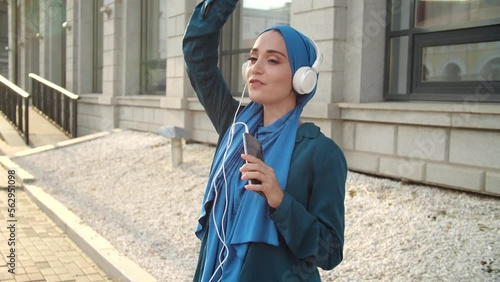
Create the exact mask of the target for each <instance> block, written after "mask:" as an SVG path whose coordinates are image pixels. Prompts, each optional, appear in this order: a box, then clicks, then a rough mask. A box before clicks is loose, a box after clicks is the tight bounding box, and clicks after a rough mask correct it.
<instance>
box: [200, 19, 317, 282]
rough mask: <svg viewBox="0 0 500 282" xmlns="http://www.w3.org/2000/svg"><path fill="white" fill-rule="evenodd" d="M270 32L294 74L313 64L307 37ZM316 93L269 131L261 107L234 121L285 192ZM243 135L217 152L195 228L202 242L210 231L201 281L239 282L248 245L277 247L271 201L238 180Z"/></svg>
mask: <svg viewBox="0 0 500 282" xmlns="http://www.w3.org/2000/svg"><path fill="white" fill-rule="evenodd" d="M270 30H277V31H279V32H280V33H281V35H282V36H283V38H284V41H285V45H286V49H287V53H288V58H289V61H290V66H291V69H292V73H293V74H295V72H296V71H297V69H298V68H300V67H303V66H312V65H313V63H314V61H315V60H316V51H315V49H314V45H313V44H312V43H311V41H310V40H309V39H308V38H307V37H306V36H305V35H303V34H302V33H300V32H298V31H297V30H295V29H293V28H292V27H290V26H285V25H279V26H273V27H270V28H267V29H266V30H264V31H262V33H264V32H267V31H270ZM262 33H261V34H262ZM315 92H316V87H315V88H314V89H313V90H312V91H311V93H309V94H306V95H298V94H297V95H298V97H297V104H296V106H295V108H294V109H293V110H291V111H290V112H289V113H287V114H285V115H284V116H283V117H281V118H280V119H279V120H277V121H276V122H274V123H273V124H271V125H269V126H266V127H263V126H262V122H263V107H262V105H261V104H258V103H254V102H250V103H249V104H248V105H247V106H246V107H244V108H243V110H241V112H240V113H239V114H238V116H237V117H236V122H243V123H245V124H246V125H247V126H248V129H249V132H250V133H251V134H252V135H253V136H256V137H257V138H258V139H259V140H260V142H261V143H262V148H263V152H264V153H263V154H264V161H265V163H266V164H267V165H269V166H270V167H272V168H273V169H274V172H275V174H276V177H277V179H278V182H279V184H280V186H281V188H282V189H283V190H286V184H287V178H288V170H289V167H290V160H291V157H292V152H293V148H294V146H295V138H296V135H297V129H298V124H299V118H300V114H301V113H302V110H303V108H304V106H305V105H306V104H307V102H308V101H309V100H310V99H311V98H312V97H313V95H314V93H315ZM244 132H245V128H244V126H241V125H236V126H232V127H231V128H229V129H228V130H226V132H225V134H224V137H223V139H222V140H221V142H220V144H219V146H218V148H217V150H216V152H215V157H214V161H213V163H212V169H211V172H210V176H209V180H208V183H207V187H206V190H205V196H204V199H203V206H202V210H201V215H200V217H199V219H198V226H197V229H196V235H197V236H198V238H200V239H201V238H202V237H203V236H204V235H205V232H206V231H207V227H208V234H206V236H208V237H207V241H206V250H205V265H204V271H203V275H202V281H209V280H210V279H211V278H213V280H214V281H217V280H218V279H219V278H220V277H221V276H223V278H224V281H237V277H238V274H239V272H240V270H241V266H242V263H243V259H244V257H245V254H246V251H247V249H248V246H249V243H251V242H261V243H266V244H270V245H273V246H278V245H279V242H278V231H277V230H276V226H275V224H274V222H273V221H272V220H271V219H270V218H269V212H270V211H269V209H270V207H269V205H268V203H267V200H266V199H265V198H264V197H262V196H260V195H259V194H257V193H255V192H253V191H247V190H246V189H245V188H244V186H245V184H247V181H244V180H241V178H240V177H241V173H240V171H239V168H240V167H241V166H242V165H243V162H244V161H243V160H242V159H241V157H240V154H242V153H243V145H242V143H243V141H242V134H243V133H244Z"/></svg>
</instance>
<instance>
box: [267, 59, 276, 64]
mask: <svg viewBox="0 0 500 282" xmlns="http://www.w3.org/2000/svg"><path fill="white" fill-rule="evenodd" d="M267 61H268V62H269V63H271V64H273V65H274V64H277V63H278V60H276V59H268V60H267Z"/></svg>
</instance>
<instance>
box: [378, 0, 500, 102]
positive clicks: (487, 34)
mask: <svg viewBox="0 0 500 282" xmlns="http://www.w3.org/2000/svg"><path fill="white" fill-rule="evenodd" d="M388 7H389V13H388V22H389V25H388V30H387V53H386V54H387V55H386V80H385V81H386V82H385V85H386V87H385V93H386V98H387V99H388V100H447V101H459V100H463V99H465V98H467V97H470V96H471V95H476V94H480V95H478V98H479V99H477V100H479V101H500V78H499V73H500V65H499V63H500V17H498V15H499V14H500V1H494V0H461V1H449V0H413V1H406V0H392V1H391V0H389V1H388Z"/></svg>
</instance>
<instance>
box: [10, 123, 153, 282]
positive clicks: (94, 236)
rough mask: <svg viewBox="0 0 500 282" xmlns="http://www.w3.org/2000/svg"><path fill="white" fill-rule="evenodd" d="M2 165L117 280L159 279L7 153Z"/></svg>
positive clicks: (97, 135) (89, 137) (29, 152)
mask: <svg viewBox="0 0 500 282" xmlns="http://www.w3.org/2000/svg"><path fill="white" fill-rule="evenodd" d="M121 131H123V130H122V129H113V130H111V131H105V132H100V133H95V134H91V135H86V136H83V137H78V138H74V139H71V140H68V141H62V142H59V143H56V144H55V145H47V146H41V147H38V148H34V149H28V150H23V151H20V152H18V153H15V154H14V157H22V156H28V155H32V154H37V153H41V152H45V151H49V150H53V149H57V148H61V147H66V146H70V145H74V144H78V143H82V142H86V141H89V140H93V139H97V138H100V137H103V136H107V135H109V134H111V133H114V132H121ZM0 165H1V166H3V167H4V168H5V169H7V170H15V171H16V180H17V182H18V183H20V184H21V187H23V189H24V190H25V191H26V192H27V193H28V195H29V196H30V198H31V199H32V200H33V201H34V202H35V203H36V204H37V205H38V207H39V208H40V209H41V210H42V211H43V212H44V213H46V214H47V215H48V216H49V218H50V219H52V220H53V221H54V222H55V223H56V224H57V226H58V227H59V228H61V229H62V230H63V231H64V233H65V234H66V235H67V236H68V237H69V238H70V239H71V240H72V241H73V242H74V243H75V244H76V245H77V246H78V247H79V248H81V249H82V251H83V252H84V253H85V254H86V255H87V256H89V257H90V258H91V259H92V261H94V262H95V264H97V265H98V266H99V267H100V268H101V269H102V270H103V271H104V272H105V273H106V274H107V275H108V276H109V277H110V278H111V279H112V280H113V281H120V282H134V281H141V282H142V281H144V282H156V281H157V280H156V279H155V278H154V277H153V276H152V275H151V274H149V273H148V272H147V271H145V270H144V269H142V268H141V267H140V266H139V265H138V264H136V263H135V262H134V261H132V260H131V259H129V258H128V257H127V256H124V255H122V254H120V252H118V250H116V249H115V248H114V247H113V245H111V243H109V241H107V240H106V239H105V238H103V237H102V236H101V235H99V234H98V233H97V232H95V231H94V230H93V229H92V228H91V227H90V226H88V225H86V224H84V223H83V221H82V220H81V219H80V218H79V217H78V216H77V215H75V214H74V213H73V212H71V211H70V210H68V209H67V208H66V207H65V206H64V205H63V204H62V203H60V202H59V201H58V200H56V199H55V198H53V197H52V196H51V195H49V194H48V193H46V192H44V191H43V190H42V188H40V187H37V186H34V185H30V183H33V182H34V180H35V178H34V177H33V175H31V174H30V173H29V172H27V171H26V170H24V169H23V168H22V167H20V166H19V165H18V164H16V163H15V162H13V161H12V160H11V159H10V158H9V157H7V156H0Z"/></svg>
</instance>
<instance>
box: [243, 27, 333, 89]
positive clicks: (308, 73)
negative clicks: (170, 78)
mask: <svg viewBox="0 0 500 282" xmlns="http://www.w3.org/2000/svg"><path fill="white" fill-rule="evenodd" d="M306 37H307V36H306ZM307 38H308V39H309V41H310V42H311V43H312V44H313V45H314V50H315V51H316V61H314V63H313V65H312V66H310V67H300V68H299V69H298V70H297V71H296V72H295V74H294V75H293V82H292V85H293V89H294V90H295V92H297V93H298V94H309V93H311V91H313V89H314V87H315V86H316V83H317V82H318V73H319V71H318V67H319V65H321V63H322V62H323V54H321V52H320V50H319V47H318V44H316V42H314V40H312V39H311V38H309V37H307ZM247 65H248V61H247V62H245V63H244V64H243V65H242V66H241V73H242V75H243V81H246V79H247V78H246V71H247Z"/></svg>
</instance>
